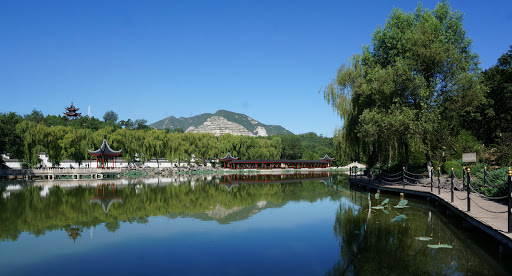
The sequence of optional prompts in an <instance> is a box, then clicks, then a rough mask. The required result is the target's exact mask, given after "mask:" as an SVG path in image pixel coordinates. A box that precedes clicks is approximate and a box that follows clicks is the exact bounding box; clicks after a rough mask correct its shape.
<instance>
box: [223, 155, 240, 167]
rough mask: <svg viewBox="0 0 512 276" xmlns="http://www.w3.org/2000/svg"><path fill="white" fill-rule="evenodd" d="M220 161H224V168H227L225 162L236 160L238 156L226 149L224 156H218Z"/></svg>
mask: <svg viewBox="0 0 512 276" xmlns="http://www.w3.org/2000/svg"><path fill="white" fill-rule="evenodd" d="M219 159H220V161H221V162H224V168H227V164H228V163H229V162H231V161H233V160H238V157H233V156H231V153H230V152H229V151H228V154H226V157H224V158H219Z"/></svg>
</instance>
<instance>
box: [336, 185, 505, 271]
mask: <svg viewBox="0 0 512 276" xmlns="http://www.w3.org/2000/svg"><path fill="white" fill-rule="evenodd" d="M352 198H353V199H354V200H356V202H357V204H358V205H359V206H360V207H354V206H351V205H340V207H339V209H338V211H337V212H336V220H335V224H334V233H335V235H336V236H337V237H338V242H339V246H340V261H339V262H338V263H337V264H336V265H335V266H334V267H333V268H332V269H331V270H330V271H329V272H328V273H327V275H343V274H349V275H350V274H357V275H372V274H373V275H375V274H381V275H441V274H443V275H445V274H446V275H454V274H475V275H506V274H507V273H506V271H505V270H503V268H502V267H500V265H499V264H498V263H497V262H496V261H495V260H493V259H492V258H491V257H489V255H488V254H486V253H484V252H482V251H481V250H480V249H479V248H478V247H477V246H475V245H474V243H473V242H469V241H468V240H465V237H464V235H461V233H460V232H459V231H457V230H456V229H455V228H454V226H453V225H452V224H451V223H450V222H448V221H446V219H445V218H444V217H443V216H442V215H440V214H438V213H437V211H436V210H435V209H433V208H430V207H426V206H425V205H423V204H418V203H414V201H413V202H412V203H411V201H409V205H410V206H409V207H407V208H395V207H394V206H396V205H398V202H399V201H400V199H399V198H394V197H392V198H391V199H390V201H389V203H388V204H387V205H385V206H384V208H382V209H372V208H370V204H371V206H377V205H379V204H381V202H382V201H383V200H384V199H383V198H380V199H375V198H374V197H369V196H368V195H367V194H363V193H359V192H354V194H353V197H352ZM370 202H371V203H370ZM378 208H379V207H378ZM436 247H438V248H436ZM450 247H451V248H450Z"/></svg>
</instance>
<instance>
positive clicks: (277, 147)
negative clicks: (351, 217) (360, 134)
mask: <svg viewBox="0 0 512 276" xmlns="http://www.w3.org/2000/svg"><path fill="white" fill-rule="evenodd" d="M107 115H108V116H107ZM117 119H118V118H117V114H115V112H113V111H108V112H107V113H106V114H105V116H104V120H103V121H100V120H98V119H96V118H94V117H92V118H88V117H81V118H76V119H68V118H67V117H65V116H55V115H47V116H44V115H43V114H42V113H41V112H40V111H37V110H34V111H32V113H30V114H27V115H24V116H21V115H18V114H16V113H14V112H10V113H0V153H3V154H9V156H10V158H18V159H20V160H22V161H23V162H24V163H25V165H26V166H28V167H35V166H37V165H38V164H39V163H40V162H41V161H40V160H39V153H41V152H46V153H47V154H48V157H49V161H50V162H51V163H52V164H53V165H54V166H58V165H59V164H60V163H61V162H62V161H63V160H64V159H71V160H74V161H76V162H77V163H81V162H82V161H83V160H88V159H91V158H92V159H94V158H95V157H93V156H90V155H89V154H88V149H89V150H96V149H97V148H99V147H100V146H101V143H102V141H103V136H104V135H107V139H108V143H109V145H110V146H111V148H113V149H115V150H119V149H122V150H123V152H122V157H123V159H124V160H125V161H126V162H134V161H135V160H137V161H139V162H142V163H144V162H147V161H148V160H150V159H157V162H159V161H160V160H167V161H169V162H180V163H181V162H191V160H192V157H194V159H195V161H196V162H201V163H203V164H204V163H206V162H207V161H209V160H213V159H218V158H219V157H224V156H225V155H226V153H227V152H228V151H230V152H231V154H232V155H233V156H237V157H239V158H240V159H281V158H283V159H308V160H316V159H318V158H321V157H323V156H324V155H325V154H326V153H327V154H329V155H331V156H332V155H334V154H335V153H334V151H333V150H334V147H333V142H332V138H327V137H322V136H318V135H316V134H315V133H306V134H301V135H279V136H270V137H249V136H236V135H231V134H224V135H221V136H218V137H217V136H215V135H213V134H210V133H191V132H187V133H184V132H183V131H182V130H179V129H178V130H175V129H166V130H158V129H153V128H151V127H149V126H147V125H146V121H145V120H143V119H140V120H135V122H137V123H134V124H127V122H131V120H127V121H120V122H117Z"/></svg>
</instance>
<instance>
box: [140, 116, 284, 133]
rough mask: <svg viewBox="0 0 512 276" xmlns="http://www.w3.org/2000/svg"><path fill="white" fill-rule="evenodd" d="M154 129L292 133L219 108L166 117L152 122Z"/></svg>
mask: <svg viewBox="0 0 512 276" xmlns="http://www.w3.org/2000/svg"><path fill="white" fill-rule="evenodd" d="M150 126H151V127H153V128H156V129H176V128H182V129H183V130H184V131H185V132H203V133H212V134H214V135H216V136H219V135H222V134H226V133H230V134H233V135H245V136H270V135H279V134H292V133H291V132H290V131H288V130H286V129H285V128H283V127H282V126H277V125H265V124H262V123H260V122H258V121H257V120H254V119H253V118H251V117H249V116H247V115H245V114H241V113H235V112H231V111H227V110H219V111H217V112H216V113H214V114H211V113H204V114H200V115H196V116H193V117H188V118H184V117H180V118H176V117H174V116H170V117H167V118H165V119H162V120H160V121H157V122H155V123H153V124H150Z"/></svg>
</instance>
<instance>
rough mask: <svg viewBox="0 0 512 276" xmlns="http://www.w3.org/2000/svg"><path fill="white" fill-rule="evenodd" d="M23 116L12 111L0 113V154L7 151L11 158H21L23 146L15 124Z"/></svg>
mask: <svg viewBox="0 0 512 276" xmlns="http://www.w3.org/2000/svg"><path fill="white" fill-rule="evenodd" d="M22 120H23V118H22V117H21V116H20V115H18V114H16V113H14V112H9V113H0V154H6V153H8V154H9V156H10V157H11V158H14V157H18V158H21V155H22V152H23V148H22V145H23V143H22V141H21V137H20V135H19V134H18V133H17V132H16V126H17V125H18V124H19V123H20V122H21V121H22Z"/></svg>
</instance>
